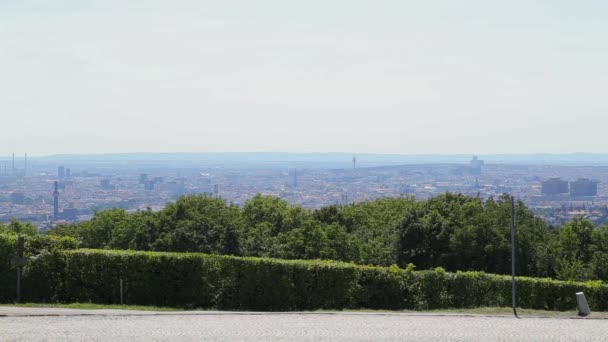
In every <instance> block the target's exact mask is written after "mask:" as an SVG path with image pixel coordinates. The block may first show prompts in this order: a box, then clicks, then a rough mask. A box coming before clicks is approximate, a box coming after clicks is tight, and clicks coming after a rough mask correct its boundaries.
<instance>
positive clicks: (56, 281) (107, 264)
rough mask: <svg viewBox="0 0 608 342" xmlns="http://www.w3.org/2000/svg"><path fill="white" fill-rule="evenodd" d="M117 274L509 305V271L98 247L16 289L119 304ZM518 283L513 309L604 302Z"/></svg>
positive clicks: (229, 293)
mask: <svg viewBox="0 0 608 342" xmlns="http://www.w3.org/2000/svg"><path fill="white" fill-rule="evenodd" d="M120 279H122V280H123V281H124V302H125V304H133V305H157V306H175V307H189V308H194V307H195V308H218V309H229V310H260V311H291V310H315V309H346V308H368V309H391V310H400V309H413V310H427V309H440V308H472V307H482V306H510V304H511V279H510V277H508V276H499V275H491V274H484V273H481V272H458V273H448V272H445V271H444V270H443V269H441V268H439V269H436V270H433V271H414V270H413V267H408V268H407V269H400V268H398V267H396V266H393V267H370V266H358V265H354V264H348V263H341V262H333V261H297V260H295V261H294V260H277V259H261V258H239V257H231V256H218V255H206V254H194V253H159V252H132V251H106V250H73V251H56V252H54V253H43V254H40V255H39V256H38V257H35V258H31V262H30V264H29V265H28V266H27V267H26V268H25V273H24V281H23V283H24V284H25V290H24V294H23V296H24V300H26V301H34V302H49V301H53V302H93V303H100V304H111V303H118V302H119V301H120V292H119V291H120V290H119V289H120V287H119V284H120ZM517 285H518V306H519V307H522V308H530V309H544V310H573V309H574V308H575V307H576V299H575V292H578V291H584V292H585V294H586V295H587V298H588V300H589V303H590V305H591V308H592V309H593V310H602V311H605V310H608V285H605V284H603V283H600V282H595V283H594V282H588V283H574V282H562V281H554V280H550V279H536V278H524V277H520V278H518V279H517ZM0 291H2V295H3V296H2V297H1V298H7V294H6V293H5V291H4V289H0Z"/></svg>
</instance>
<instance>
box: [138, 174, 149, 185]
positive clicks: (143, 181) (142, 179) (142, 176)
mask: <svg viewBox="0 0 608 342" xmlns="http://www.w3.org/2000/svg"><path fill="white" fill-rule="evenodd" d="M147 181H148V174H147V173H140V174H139V184H146V182H147Z"/></svg>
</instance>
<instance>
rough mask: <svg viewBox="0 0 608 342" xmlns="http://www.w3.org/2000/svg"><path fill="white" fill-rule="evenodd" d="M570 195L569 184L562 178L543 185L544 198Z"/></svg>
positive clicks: (547, 181) (545, 182) (553, 179)
mask: <svg viewBox="0 0 608 342" xmlns="http://www.w3.org/2000/svg"><path fill="white" fill-rule="evenodd" d="M567 193H568V182H567V181H565V180H561V179H560V178H551V179H548V180H546V181H544V182H542V183H541V194H542V195H543V196H555V195H560V194H567Z"/></svg>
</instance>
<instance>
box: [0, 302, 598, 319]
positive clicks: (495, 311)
mask: <svg viewBox="0 0 608 342" xmlns="http://www.w3.org/2000/svg"><path fill="white" fill-rule="evenodd" d="M2 306H5V307H6V306H12V307H25V308H60V309H81V310H136V311H163V312H179V311H195V310H201V309H180V308H168V307H158V306H141V305H118V304H110V305H105V304H92V303H71V304H40V303H23V304H0V307H2ZM314 312H318V313H334V312H354V313H409V314H416V313H420V314H436V315H442V314H456V315H458V314H462V315H484V316H512V315H513V309H511V308H506V307H487V308H474V309H440V310H429V311H407V310H406V311H386V310H365V309H362V310H343V311H335V310H318V311H314ZM517 313H518V315H519V316H520V317H524V318H526V317H527V318H530V317H549V318H573V317H576V316H577V312H576V311H574V310H573V311H545V310H531V309H519V308H518V309H517ZM589 318H596V319H608V312H593V313H592V314H591V316H590V317H589Z"/></svg>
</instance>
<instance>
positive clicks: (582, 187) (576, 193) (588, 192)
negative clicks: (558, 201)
mask: <svg viewBox="0 0 608 342" xmlns="http://www.w3.org/2000/svg"><path fill="white" fill-rule="evenodd" d="M597 185H598V183H597V182H596V181H592V180H590V179H586V178H580V179H578V180H576V181H572V182H570V183H568V182H567V181H565V180H562V179H561V178H551V179H548V180H546V181H544V182H542V183H541V194H542V195H543V196H558V195H563V194H568V193H569V194H570V196H571V197H593V196H597Z"/></svg>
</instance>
